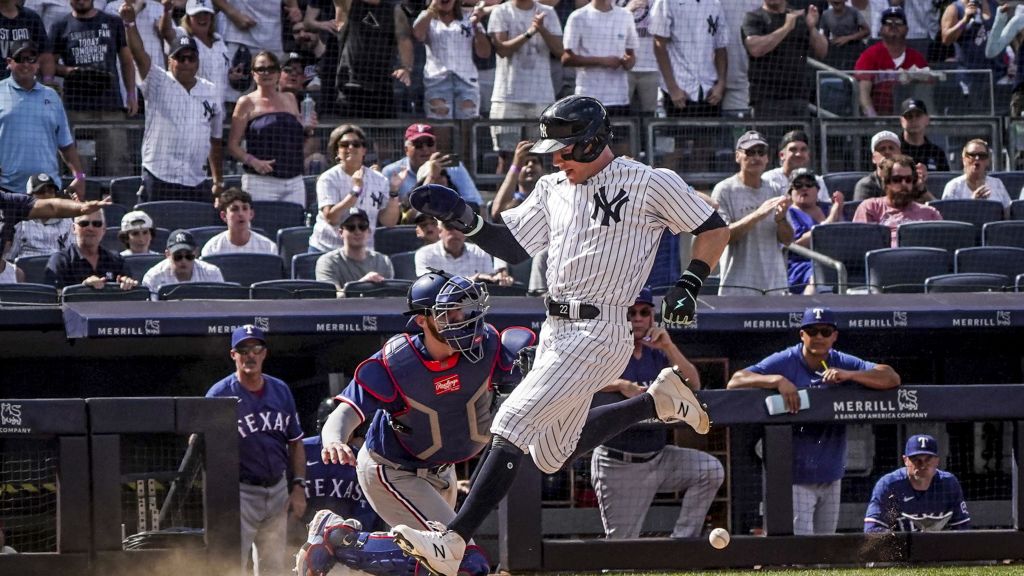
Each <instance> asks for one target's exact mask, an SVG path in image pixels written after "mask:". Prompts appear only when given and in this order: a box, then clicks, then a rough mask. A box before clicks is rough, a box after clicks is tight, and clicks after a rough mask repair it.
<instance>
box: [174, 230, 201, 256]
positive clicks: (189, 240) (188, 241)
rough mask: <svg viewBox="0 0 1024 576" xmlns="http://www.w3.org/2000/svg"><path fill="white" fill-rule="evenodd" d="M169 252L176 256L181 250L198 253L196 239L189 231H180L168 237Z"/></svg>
mask: <svg viewBox="0 0 1024 576" xmlns="http://www.w3.org/2000/svg"><path fill="white" fill-rule="evenodd" d="M167 250H168V251H169V252H170V253H171V254H174V253H175V252H177V251H179V250H188V251H189V252H195V251H196V237H195V236H193V235H192V233H191V232H189V231H188V230H182V229H180V228H179V229H178V230H175V231H174V232H171V235H170V236H168V237H167Z"/></svg>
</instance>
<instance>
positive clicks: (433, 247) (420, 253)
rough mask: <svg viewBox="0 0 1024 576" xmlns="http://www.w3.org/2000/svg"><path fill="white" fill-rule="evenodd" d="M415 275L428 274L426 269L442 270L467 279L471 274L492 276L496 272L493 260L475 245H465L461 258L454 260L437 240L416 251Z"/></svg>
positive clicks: (442, 243)
mask: <svg viewBox="0 0 1024 576" xmlns="http://www.w3.org/2000/svg"><path fill="white" fill-rule="evenodd" d="M415 260H416V275H417V276H420V275H422V274H426V273H427V272H428V270H427V268H434V269H437V270H444V271H445V272H447V273H449V274H455V275H458V276H463V277H466V278H469V277H470V276H472V275H473V274H493V273H494V271H495V270H496V267H495V265H494V264H495V263H494V258H491V255H490V254H488V253H487V252H484V251H483V249H482V248H480V247H479V246H477V245H476V244H468V243H467V244H466V245H465V249H464V250H463V251H462V256H459V257H458V258H456V257H455V256H452V255H451V254H449V253H448V252H447V251H446V250H445V249H444V242H442V241H440V240H438V241H437V242H434V243H433V244H427V245H426V246H423V247H422V248H418V249H417V250H416V255H415Z"/></svg>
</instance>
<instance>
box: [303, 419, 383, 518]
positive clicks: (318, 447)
mask: <svg viewBox="0 0 1024 576" xmlns="http://www.w3.org/2000/svg"><path fill="white" fill-rule="evenodd" d="M302 444H303V446H305V448H306V502H307V505H306V516H307V518H304V519H303V521H305V522H309V521H310V520H312V519H313V515H314V514H316V512H317V511H318V510H323V509H325V508H326V509H328V510H330V511H331V512H334V513H335V514H337V515H339V516H343V517H345V518H355V519H356V520H359V521H360V522H361V523H362V524H363V530H367V531H369V532H372V531H374V530H378V529H380V528H382V526H381V525H380V517H379V516H377V513H376V512H374V511H373V508H372V507H371V506H370V503H369V502H368V501H367V500H366V496H365V495H364V494H363V489H362V488H361V487H360V486H359V478H358V477H357V476H356V467H355V466H349V465H347V464H324V462H323V460H322V459H321V458H320V453H321V452H322V451H323V448H324V446H323V443H322V442H321V441H320V436H310V437H308V438H303V439H302ZM353 452H359V450H358V449H356V448H353Z"/></svg>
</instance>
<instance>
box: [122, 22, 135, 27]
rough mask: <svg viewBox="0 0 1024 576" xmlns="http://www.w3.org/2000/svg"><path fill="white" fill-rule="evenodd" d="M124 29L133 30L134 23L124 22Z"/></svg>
mask: <svg viewBox="0 0 1024 576" xmlns="http://www.w3.org/2000/svg"><path fill="white" fill-rule="evenodd" d="M124 27H125V28H135V22H125V23H124Z"/></svg>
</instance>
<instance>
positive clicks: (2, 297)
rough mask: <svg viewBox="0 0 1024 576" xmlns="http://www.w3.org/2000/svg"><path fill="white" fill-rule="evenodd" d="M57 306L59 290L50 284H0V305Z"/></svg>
mask: <svg viewBox="0 0 1024 576" xmlns="http://www.w3.org/2000/svg"><path fill="white" fill-rule="evenodd" d="M16 304H50V305H56V304H57V289H56V288H54V287H53V286H50V285H49V284H35V283H27V282H23V283H19V284H0V305H3V306H11V305H16Z"/></svg>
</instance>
